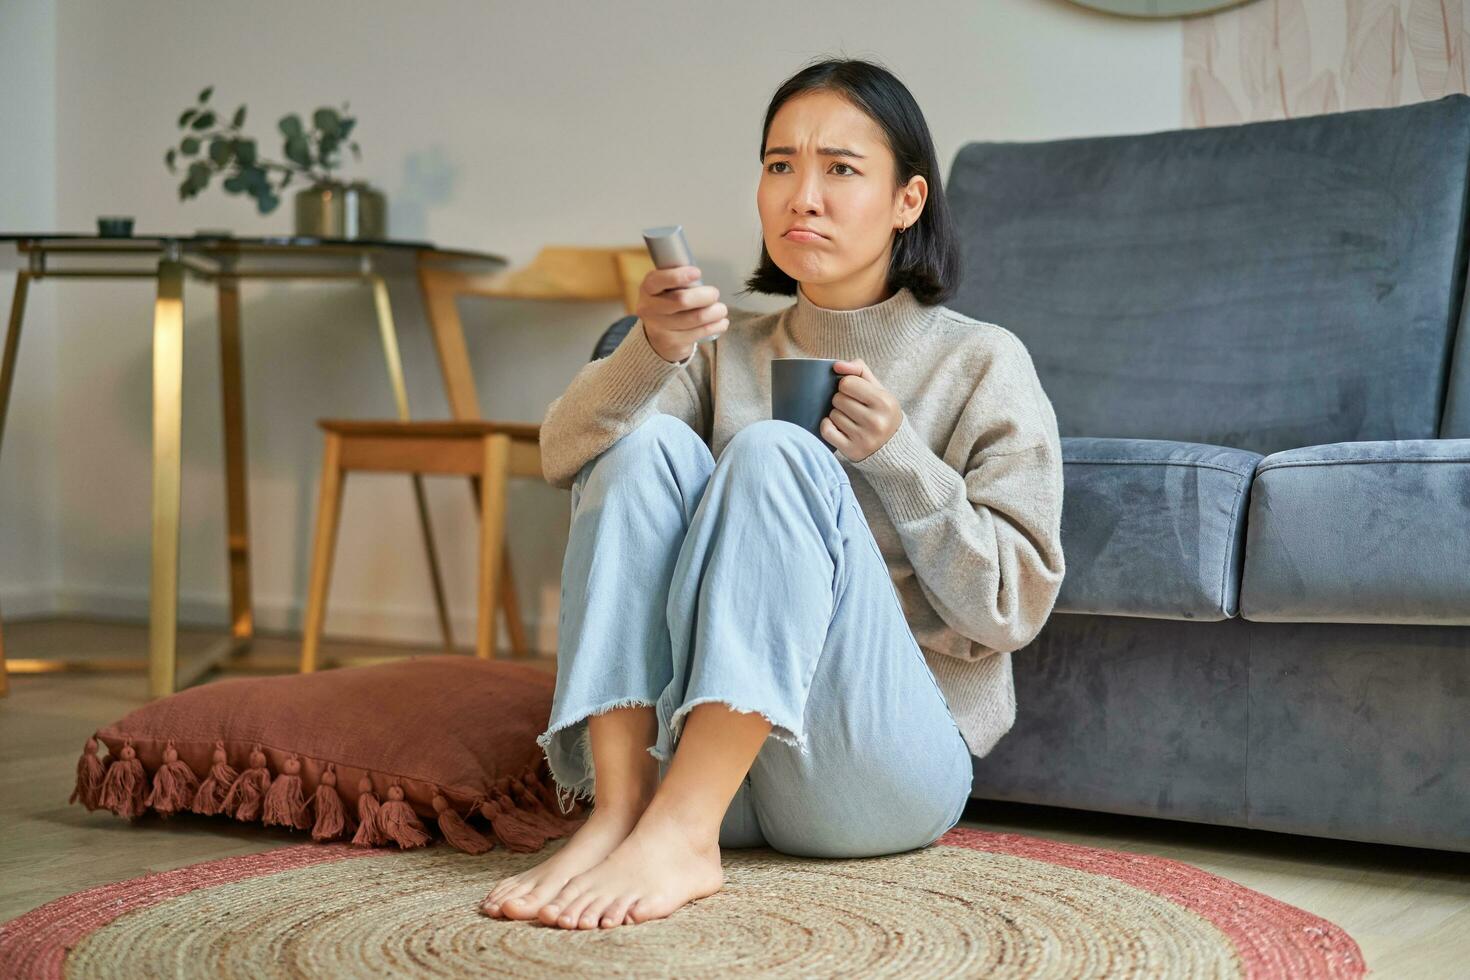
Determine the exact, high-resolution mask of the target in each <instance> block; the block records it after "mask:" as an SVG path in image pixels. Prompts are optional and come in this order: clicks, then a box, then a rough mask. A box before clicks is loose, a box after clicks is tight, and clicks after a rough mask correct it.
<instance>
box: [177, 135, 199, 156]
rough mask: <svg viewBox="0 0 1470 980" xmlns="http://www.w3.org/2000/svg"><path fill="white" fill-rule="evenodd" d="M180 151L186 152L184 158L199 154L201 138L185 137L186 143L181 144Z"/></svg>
mask: <svg viewBox="0 0 1470 980" xmlns="http://www.w3.org/2000/svg"><path fill="white" fill-rule="evenodd" d="M179 149H181V150H183V151H184V156H186V157H191V156H193V155H194V154H196V153H198V152H199V137H197V136H185V137H184V141H183V142H182V143H180V144H179Z"/></svg>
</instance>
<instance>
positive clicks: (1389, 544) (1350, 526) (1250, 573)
mask: <svg viewBox="0 0 1470 980" xmlns="http://www.w3.org/2000/svg"><path fill="white" fill-rule="evenodd" d="M1240 614H1241V616H1243V617H1244V618H1246V619H1251V620H1256V621H1259V622H1292V623H1308V622H1329V623H1406V624H1416V623H1417V624H1430V625H1446V626H1452V625H1459V626H1463V625H1470V439H1408V440H1399V441H1376V442H1342V443H1336V444H1333V445H1327V446H1308V447H1305V448H1302V449H1292V450H1288V451H1286V452H1280V453H1272V454H1271V455H1270V456H1267V457H1266V458H1265V459H1263V460H1261V463H1260V465H1259V466H1257V467H1256V475H1255V480H1254V482H1253V484H1252V489H1251V496H1250V514H1249V520H1248V522H1247V531H1246V544H1245V567H1244V570H1243V574H1242V589H1241V600H1240Z"/></svg>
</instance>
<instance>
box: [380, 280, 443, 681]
mask: <svg viewBox="0 0 1470 980" xmlns="http://www.w3.org/2000/svg"><path fill="white" fill-rule="evenodd" d="M372 284H373V305H374V307H375V308H376V309H377V312H378V330H379V332H380V333H381V334H382V338H383V355H384V357H386V358H387V361H388V380H389V382H390V383H391V384H392V385H393V400H394V402H395V403H396V405H397V408H398V417H399V418H400V419H401V420H403V421H405V422H406V421H408V418H409V413H408V388H407V386H406V385H405V384H404V383H403V361H402V359H401V358H400V357H399V354H398V331H397V329H396V328H395V327H394V325H393V305H392V303H390V302H389V296H388V283H387V282H386V281H385V280H384V279H383V277H382V276H373V277H372ZM412 480H413V495H414V501H415V502H416V503H417V505H418V511H419V528H420V529H421V530H422V532H423V536H424V552H425V554H426V556H427V557H428V560H429V578H430V581H431V583H432V585H433V588H434V608H435V610H436V611H437V612H438V614H439V632H440V633H441V634H442V635H443V637H444V649H445V651H446V652H449V653H453V652H454V630H453V628H452V627H451V626H450V622H449V604H448V602H446V601H445V599H444V576H443V574H442V573H441V572H440V570H439V554H438V551H437V550H436V549H435V547H434V528H433V525H432V524H431V523H430V522H429V502H428V499H427V497H425V495H424V478H423V476H422V475H420V474H418V473H414V474H412Z"/></svg>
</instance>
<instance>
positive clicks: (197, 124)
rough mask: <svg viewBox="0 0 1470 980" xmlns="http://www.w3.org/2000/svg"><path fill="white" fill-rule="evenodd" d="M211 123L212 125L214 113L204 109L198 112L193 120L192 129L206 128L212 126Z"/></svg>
mask: <svg viewBox="0 0 1470 980" xmlns="http://www.w3.org/2000/svg"><path fill="white" fill-rule="evenodd" d="M213 125H214V113H212V112H210V111H209V110H207V109H206V110H205V111H204V112H203V113H201V114H200V116H199V118H198V119H195V120H194V125H193V127H192V128H194V129H208V128H209V127H210V126H213Z"/></svg>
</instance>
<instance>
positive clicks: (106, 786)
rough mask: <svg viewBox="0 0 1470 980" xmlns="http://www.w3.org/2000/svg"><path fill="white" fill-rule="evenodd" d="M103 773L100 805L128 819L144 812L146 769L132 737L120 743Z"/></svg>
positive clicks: (145, 807) (146, 798)
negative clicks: (119, 748) (118, 750)
mask: <svg viewBox="0 0 1470 980" xmlns="http://www.w3.org/2000/svg"><path fill="white" fill-rule="evenodd" d="M110 763H111V764H110V765H108V767H107V772H106V774H105V775H104V776H103V777H102V795H101V797H100V798H99V802H100V803H101V804H102V806H104V807H106V808H107V809H109V810H111V811H112V812H113V813H116V814H117V815H118V816H120V817H127V818H128V819H129V820H133V819H136V818H138V817H140V816H142V815H143V811H145V810H147V809H148V802H147V801H148V773H147V772H145V771H144V770H143V763H142V762H141V761H139V759H138V750H137V749H135V748H133V742H132V740H131V739H129V740H128V741H127V743H126V744H125V745H124V746H123V749H122V752H121V753H119V754H118V758H116V759H111V760H110Z"/></svg>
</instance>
